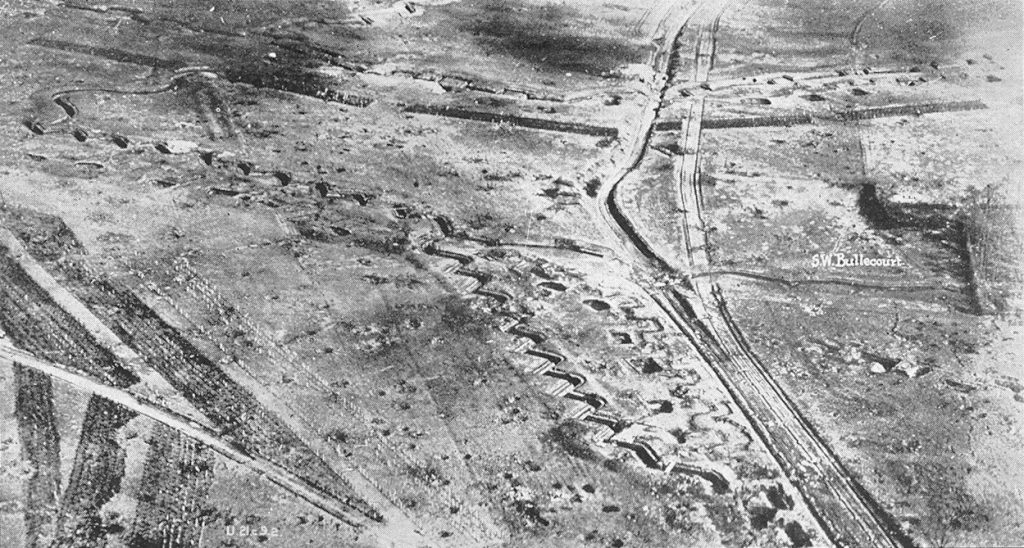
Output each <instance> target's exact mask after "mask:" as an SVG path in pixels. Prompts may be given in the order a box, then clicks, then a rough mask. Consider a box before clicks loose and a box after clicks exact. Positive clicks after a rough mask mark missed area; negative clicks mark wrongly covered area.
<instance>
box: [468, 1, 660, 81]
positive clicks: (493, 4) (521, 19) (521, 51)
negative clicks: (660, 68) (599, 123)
mask: <svg viewBox="0 0 1024 548" xmlns="http://www.w3.org/2000/svg"><path fill="white" fill-rule="evenodd" d="M462 4H464V6H463V7H462V9H464V10H467V12H469V13H472V14H473V15H472V16H466V15H468V14H463V15H464V17H461V18H459V19H458V20H461V21H464V23H462V28H461V29H460V30H462V31H465V32H470V33H472V35H473V36H474V38H475V40H476V41H477V42H478V43H479V44H480V45H481V46H482V47H483V48H484V50H485V51H487V52H489V53H498V54H506V55H509V56H512V57H515V58H518V59H522V60H524V61H526V62H528V63H531V64H533V65H536V66H538V67H541V68H543V69H545V70H548V71H552V72H577V73H583V74H589V75H594V76H600V75H603V74H605V73H608V72H610V71H612V70H614V69H615V68H616V67H618V66H620V65H624V64H628V63H637V62H640V61H641V60H642V57H643V48H641V47H638V46H637V45H635V44H632V43H630V42H629V41H627V40H626V39H624V38H613V37H609V36H607V35H604V34H599V33H598V32H597V29H599V28H601V27H603V26H604V25H600V24H594V23H595V22H596V21H595V19H594V18H592V17H587V16H586V15H585V14H583V13H581V12H579V11H578V10H576V9H574V8H571V7H569V6H566V5H560V4H556V3H551V4H548V5H545V6H540V7H530V6H528V5H527V4H526V3H524V2H521V1H518V0H475V1H470V2H463V3H462ZM453 11H456V12H460V11H461V10H458V9H457V10H453Z"/></svg>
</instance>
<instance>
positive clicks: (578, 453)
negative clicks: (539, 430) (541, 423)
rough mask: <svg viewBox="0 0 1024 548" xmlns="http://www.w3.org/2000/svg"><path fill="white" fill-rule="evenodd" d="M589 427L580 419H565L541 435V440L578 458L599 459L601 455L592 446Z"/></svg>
mask: <svg viewBox="0 0 1024 548" xmlns="http://www.w3.org/2000/svg"><path fill="white" fill-rule="evenodd" d="M587 433H588V429H587V427H586V426H585V425H584V424H583V423H581V422H578V421H572V420H570V421H565V422H562V423H560V424H558V425H556V426H554V427H552V428H551V429H550V430H548V431H547V432H545V433H544V434H542V435H541V438H540V441H541V442H542V443H544V444H545V445H547V446H548V447H552V448H554V449H558V450H560V451H563V452H565V453H566V454H568V455H570V456H573V457H576V458H578V459H583V460H589V461H597V460H599V459H600V456H599V455H598V454H597V453H596V452H595V451H594V450H593V449H592V448H591V447H590V442H589V441H588V440H587Z"/></svg>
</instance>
